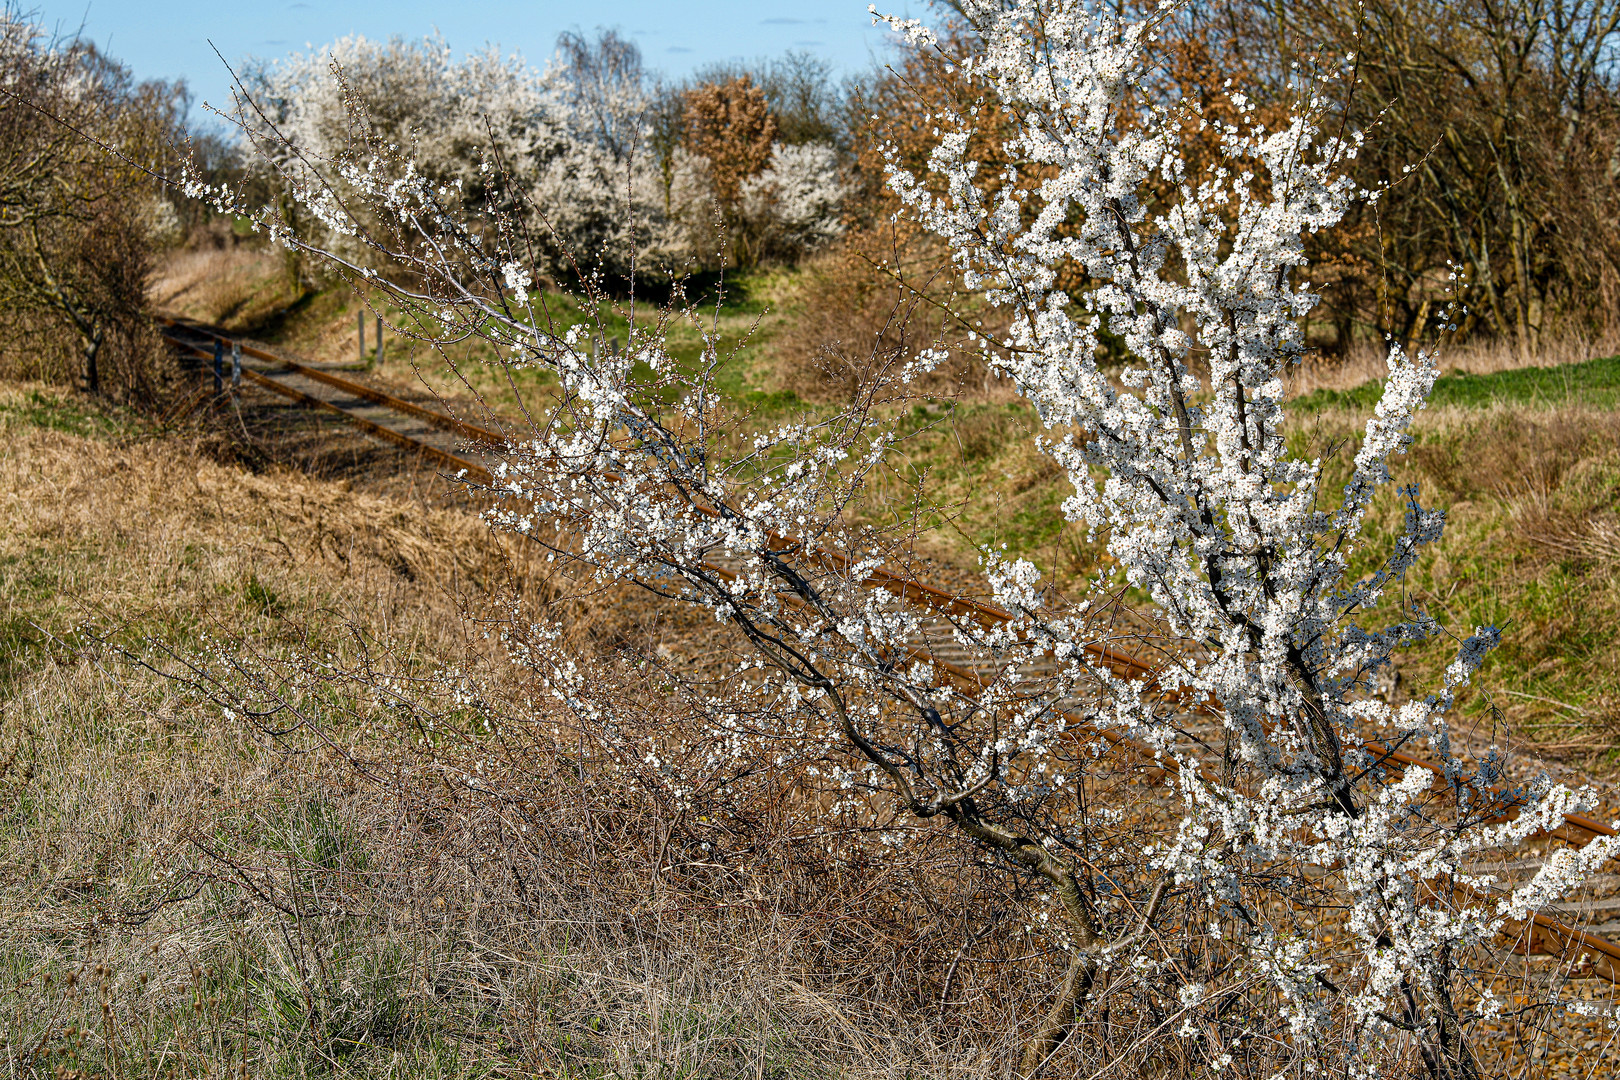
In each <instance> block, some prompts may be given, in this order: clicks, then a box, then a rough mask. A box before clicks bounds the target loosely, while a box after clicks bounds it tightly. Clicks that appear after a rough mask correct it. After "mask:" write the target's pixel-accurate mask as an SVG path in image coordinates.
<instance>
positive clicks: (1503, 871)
mask: <svg viewBox="0 0 1620 1080" xmlns="http://www.w3.org/2000/svg"><path fill="white" fill-rule="evenodd" d="M163 323H164V328H163V333H164V336H165V337H166V338H167V339H168V340H169V341H170V342H171V343H172V344H173V346H174V347H175V349H176V350H177V352H178V353H179V354H180V355H181V356H182V357H183V358H185V359H188V360H190V361H192V364H191V366H192V368H193V370H196V369H197V368H199V367H200V368H201V369H202V374H203V377H204V380H205V381H204V383H203V386H202V387H201V388H200V389H199V394H198V395H196V396H199V397H200V396H201V395H202V394H203V393H204V392H206V389H207V387H208V382H207V380H209V379H211V378H213V375H212V373H211V371H210V369H209V366H208V365H211V364H213V363H215V362H216V359H215V358H216V357H221V358H222V359H223V361H224V368H225V370H224V375H225V378H226V380H229V379H230V377H231V358H232V355H233V351H234V349H237V348H239V349H240V357H241V376H242V379H243V380H245V381H247V382H249V383H252V384H254V385H257V386H260V387H262V388H264V389H266V390H268V391H270V392H272V393H275V394H279V395H281V396H282V397H285V398H287V399H289V400H291V401H294V402H296V403H298V404H300V405H304V406H307V407H309V408H313V409H319V410H322V411H324V412H327V413H330V414H335V415H337V416H340V417H342V418H343V419H344V420H346V421H347V422H348V423H350V424H352V425H354V426H355V427H356V428H357V429H358V430H359V431H361V432H362V433H364V434H366V435H368V436H370V437H372V438H375V439H379V440H382V441H384V442H386V443H390V444H392V445H395V446H398V447H401V448H404V449H406V450H408V451H410V452H412V453H414V454H417V455H419V456H420V457H421V458H422V459H423V460H425V461H430V462H432V463H434V464H435V465H437V466H440V467H443V468H444V469H445V470H446V471H448V472H450V473H452V474H458V475H460V476H462V477H464V478H465V479H467V480H469V481H471V482H472V483H474V484H480V485H489V484H491V483H492V482H493V480H494V477H493V474H492V473H491V471H490V464H491V462H490V461H489V457H491V456H493V455H494V454H496V453H498V452H499V450H500V449H501V448H503V447H504V446H505V445H506V442H507V439H506V436H505V435H504V434H503V433H501V432H499V431H496V430H494V429H493V428H491V427H486V426H482V425H478V424H473V423H470V422H468V421H465V420H462V419H460V418H458V417H455V416H452V415H450V414H449V413H446V412H441V411H438V410H434V409H429V408H426V407H424V406H422V405H419V404H416V403H414V402H410V401H406V400H405V399H403V398H400V397H398V396H396V395H393V394H389V393H387V392H385V391H382V390H379V389H377V388H375V387H371V386H367V385H365V384H364V383H361V382H358V381H356V380H354V379H350V378H348V377H346V376H345V375H343V374H339V373H338V372H335V371H332V370H329V369H326V368H323V367H321V366H319V365H313V364H306V363H302V362H300V361H296V360H293V359H291V358H288V357H286V356H283V355H281V354H279V353H276V352H274V351H272V350H269V349H265V348H263V347H260V346H255V345H252V344H250V343H247V342H243V341H241V340H240V339H236V338H233V337H231V336H230V335H228V334H226V333H225V332H223V331H220V330H218V329H216V328H212V327H207V326H203V325H200V324H197V323H193V322H189V321H185V320H179V319H165V320H163ZM199 360H200V361H204V362H205V363H203V364H198V363H196V362H197V361H199ZM806 557H807V558H810V559H813V560H816V561H819V562H821V563H822V564H823V565H824V566H825V565H829V564H831V563H834V562H841V561H842V560H841V557H840V556H838V555H836V554H834V553H830V552H821V551H816V550H813V549H812V550H809V551H807V552H806ZM711 569H713V570H715V571H716V572H717V573H720V574H724V575H730V574H732V573H734V572H735V570H736V567H735V566H726V565H725V564H724V563H717V564H715V565H713V566H711ZM865 584H866V585H867V586H869V587H874V588H883V589H885V590H887V591H888V592H889V594H890V595H891V596H892V597H895V598H896V602H906V603H910V604H912V605H914V606H916V607H919V608H921V609H924V610H925V611H926V612H928V613H929V616H928V617H927V618H926V619H925V621H924V625H923V637H922V638H920V639H919V640H918V641H916V642H915V643H914V644H913V645H912V647H911V648H910V650H909V651H910V652H911V653H912V655H913V657H914V658H916V659H924V660H928V661H930V662H932V663H934V664H935V666H936V668H937V669H939V670H940V671H942V673H943V674H945V675H946V676H948V677H950V678H952V679H954V680H956V681H957V682H958V683H959V684H961V685H963V686H964V687H965V688H967V689H968V690H969V692H971V691H972V688H973V687H974V686H975V685H979V684H982V682H983V681H984V679H985V677H986V674H987V673H986V672H985V671H983V670H980V669H976V668H975V666H974V663H973V659H974V658H973V657H972V656H971V655H969V653H968V651H967V650H966V649H965V648H963V647H962V646H960V645H959V644H958V643H956V642H955V641H954V640H953V637H952V634H951V631H950V624H949V621H948V619H949V618H957V619H960V618H964V617H966V618H971V619H974V620H977V621H980V622H987V623H988V622H995V621H1000V620H1004V619H1005V618H1007V616H1006V614H1005V613H1004V612H1001V611H999V610H998V609H996V608H994V607H992V606H990V605H986V604H982V603H979V602H977V601H973V600H967V599H964V598H962V597H961V596H959V595H957V594H955V593H952V592H951V591H949V590H945V589H939V588H935V587H933V586H931V585H929V584H928V583H926V582H921V581H918V580H916V579H915V578H914V577H913V576H910V575H905V574H900V573H897V572H895V571H891V570H879V571H878V572H876V573H874V574H873V575H872V576H871V577H870V578H868V579H867V581H866V582H865ZM1093 651H1094V652H1096V653H1097V654H1099V655H1100V656H1101V657H1102V658H1103V659H1104V660H1105V661H1106V662H1107V663H1108V664H1109V666H1110V667H1112V668H1113V669H1114V671H1115V672H1116V674H1120V675H1124V676H1128V677H1136V678H1149V679H1150V678H1152V677H1153V671H1152V668H1151V667H1150V665H1148V664H1146V663H1143V662H1141V661H1139V660H1137V659H1135V658H1134V657H1132V656H1130V655H1129V654H1128V653H1127V652H1125V651H1123V650H1120V649H1115V648H1113V647H1111V646H1099V647H1097V648H1095V649H1094V650H1093ZM1033 673H1034V672H1032V674H1033ZM1075 704H1079V703H1075ZM1179 704H1180V708H1181V709H1182V710H1183V718H1184V721H1185V726H1186V728H1187V729H1188V730H1189V731H1190V732H1191V733H1192V734H1193V735H1194V736H1196V735H1197V734H1198V731H1199V730H1200V729H1209V728H1210V727H1211V725H1210V724H1209V720H1208V717H1207V715H1206V716H1204V717H1200V716H1199V714H1200V713H1202V712H1203V710H1202V709H1200V708H1198V707H1197V705H1196V703H1187V702H1181V703H1179ZM1074 727H1075V728H1076V730H1079V731H1085V732H1089V733H1093V734H1096V735H1101V736H1102V737H1104V738H1105V739H1108V740H1109V741H1112V742H1114V743H1115V745H1116V747H1117V748H1120V749H1122V750H1124V751H1126V752H1128V753H1132V754H1141V755H1146V756H1147V757H1148V758H1152V757H1153V756H1154V755H1153V754H1152V752H1151V751H1149V750H1148V749H1147V748H1146V747H1143V746H1141V745H1139V744H1134V743H1133V742H1132V741H1131V740H1129V739H1126V738H1124V737H1123V736H1119V735H1117V734H1116V733H1111V732H1109V731H1107V730H1106V729H1099V728H1096V727H1095V726H1093V725H1092V724H1090V723H1089V722H1088V721H1085V720H1083V719H1081V718H1079V717H1075V718H1074ZM1369 747H1371V748H1373V749H1374V752H1375V753H1380V754H1385V755H1387V761H1388V763H1389V764H1390V765H1392V766H1393V767H1394V768H1395V769H1396V770H1404V769H1409V768H1417V769H1422V770H1426V771H1429V772H1430V773H1431V774H1433V775H1434V776H1435V777H1436V778H1437V780H1436V783H1437V785H1439V786H1443V785H1444V780H1443V777H1444V770H1443V769H1442V768H1440V766H1438V765H1437V764H1435V763H1432V762H1429V761H1426V760H1424V759H1422V758H1420V757H1417V756H1415V755H1411V754H1406V753H1402V752H1398V751H1394V750H1388V751H1386V750H1385V749H1384V748H1382V747H1378V746H1377V744H1369ZM1613 831H1614V830H1613V829H1611V828H1610V827H1609V826H1608V825H1606V824H1604V823H1602V822H1600V821H1597V820H1594V819H1592V818H1588V817H1584V816H1581V815H1566V822H1565V826H1564V827H1563V828H1561V829H1559V830H1557V831H1556V832H1555V833H1554V834H1553V835H1552V837H1550V838H1549V839H1557V840H1561V841H1564V842H1568V843H1583V842H1585V841H1586V840H1588V839H1590V838H1592V837H1594V836H1603V835H1611V834H1612V833H1613ZM1541 863H1542V860H1541V858H1539V857H1531V858H1521V859H1513V860H1505V861H1501V862H1497V863H1494V864H1491V865H1489V866H1487V865H1479V866H1474V867H1470V868H1469V869H1470V870H1471V871H1475V872H1494V873H1497V874H1498V875H1501V876H1503V877H1505V879H1506V880H1505V881H1504V885H1506V886H1509V887H1511V885H1512V884H1514V883H1516V882H1517V881H1519V880H1522V879H1524V878H1525V877H1527V876H1528V875H1530V874H1532V873H1534V871H1535V870H1536V869H1537V868H1539V867H1540V865H1541ZM1611 869H1617V870H1620V867H1611ZM1585 892H1586V893H1587V895H1586V896H1585V897H1584V898H1583V899H1581V900H1579V901H1575V902H1571V903H1563V904H1555V905H1550V906H1549V907H1548V908H1547V909H1546V910H1545V911H1543V912H1541V913H1539V914H1537V915H1535V916H1534V917H1533V919H1531V920H1529V921H1527V922H1525V923H1523V924H1514V925H1510V926H1509V927H1507V929H1506V931H1505V933H1506V934H1507V935H1508V936H1509V937H1510V938H1512V940H1513V944H1514V947H1515V949H1516V951H1519V952H1522V953H1526V954H1538V955H1543V956H1552V957H1555V958H1557V959H1558V960H1559V962H1560V964H1561V965H1562V966H1563V967H1565V968H1567V969H1568V971H1569V973H1570V974H1572V975H1577V976H1579V975H1586V976H1598V977H1601V978H1603V979H1606V980H1608V981H1610V982H1620V945H1617V944H1616V943H1615V942H1614V941H1612V940H1610V935H1613V936H1614V937H1617V938H1620V873H1605V874H1601V875H1598V876H1597V877H1596V878H1594V879H1593V880H1592V881H1591V883H1590V884H1589V885H1588V887H1587V889H1586V890H1585Z"/></svg>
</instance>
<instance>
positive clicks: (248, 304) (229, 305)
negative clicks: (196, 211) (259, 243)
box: [150, 244, 295, 326]
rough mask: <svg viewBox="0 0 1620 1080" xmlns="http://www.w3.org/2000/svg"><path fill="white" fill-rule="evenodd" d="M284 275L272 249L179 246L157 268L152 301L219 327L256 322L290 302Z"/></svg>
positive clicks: (167, 309)
mask: <svg viewBox="0 0 1620 1080" xmlns="http://www.w3.org/2000/svg"><path fill="white" fill-rule="evenodd" d="M286 284H287V283H286V274H285V272H284V270H283V267H282V263H281V260H280V259H279V258H278V256H277V255H276V253H275V252H274V251H270V250H266V249H263V248H257V247H249V246H245V245H232V244H222V245H220V246H214V245H213V244H203V245H200V246H196V247H188V248H182V249H178V250H176V251H174V252H171V253H170V254H169V256H168V258H167V259H166V260H165V261H164V262H163V263H162V264H161V265H160V266H159V267H158V273H157V274H156V275H155V277H154V280H153V282H152V287H151V291H150V295H151V298H152V303H153V305H154V306H156V307H157V308H158V310H160V311H169V312H173V313H175V314H179V315H184V316H186V317H188V318H193V319H197V320H199V321H201V322H206V323H211V324H214V325H217V326H244V325H252V324H254V323H255V322H257V321H260V320H262V319H263V318H264V317H265V316H267V315H269V314H271V313H272V312H274V311H276V310H278V309H279V308H281V307H284V306H286V305H287V304H289V303H291V302H292V301H293V300H294V299H295V297H294V296H293V295H291V294H290V293H289V292H288V291H287V288H286Z"/></svg>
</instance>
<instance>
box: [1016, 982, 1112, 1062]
mask: <svg viewBox="0 0 1620 1080" xmlns="http://www.w3.org/2000/svg"><path fill="white" fill-rule="evenodd" d="M1095 978H1096V966H1095V964H1094V963H1093V962H1092V960H1091V958H1090V957H1089V956H1087V955H1086V954H1085V953H1083V952H1079V951H1076V952H1074V953H1073V954H1071V955H1070V957H1069V970H1068V971H1067V972H1065V973H1064V975H1063V985H1062V986H1061V987H1060V988H1059V989H1058V995H1057V1000H1056V1001H1054V1002H1052V1007H1051V1008H1050V1009H1048V1010H1047V1012H1046V1015H1045V1016H1043V1017H1042V1018H1041V1026H1040V1027H1039V1028H1037V1029H1036V1031H1035V1034H1034V1035H1032V1036H1031V1037H1030V1040H1029V1042H1027V1043H1025V1044H1024V1058H1023V1060H1022V1061H1021V1062H1019V1065H1018V1072H1019V1075H1021V1076H1023V1077H1025V1078H1026V1080H1027V1078H1028V1077H1031V1076H1034V1075H1035V1074H1036V1073H1037V1072H1039V1071H1040V1068H1041V1066H1042V1065H1045V1064H1046V1059H1047V1058H1049V1057H1051V1056H1052V1054H1053V1053H1054V1052H1056V1050H1057V1048H1058V1047H1059V1046H1060V1045H1062V1043H1063V1040H1064V1039H1065V1038H1067V1037H1068V1035H1069V1032H1070V1030H1071V1029H1072V1028H1073V1027H1074V1021H1075V1018H1076V1016H1077V1015H1078V1014H1079V1011H1080V1002H1081V1000H1082V999H1084V998H1085V996H1086V994H1087V993H1088V992H1089V991H1090V990H1091V984H1092V982H1093V980H1095Z"/></svg>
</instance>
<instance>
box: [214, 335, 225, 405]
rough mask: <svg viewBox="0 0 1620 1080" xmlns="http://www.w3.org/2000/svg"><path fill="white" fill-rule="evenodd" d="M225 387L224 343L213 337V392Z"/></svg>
mask: <svg viewBox="0 0 1620 1080" xmlns="http://www.w3.org/2000/svg"><path fill="white" fill-rule="evenodd" d="M223 389H225V343H224V342H223V341H221V340H219V339H218V338H215V339H214V393H216V394H217V393H219V392H220V391H221V390H223Z"/></svg>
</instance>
